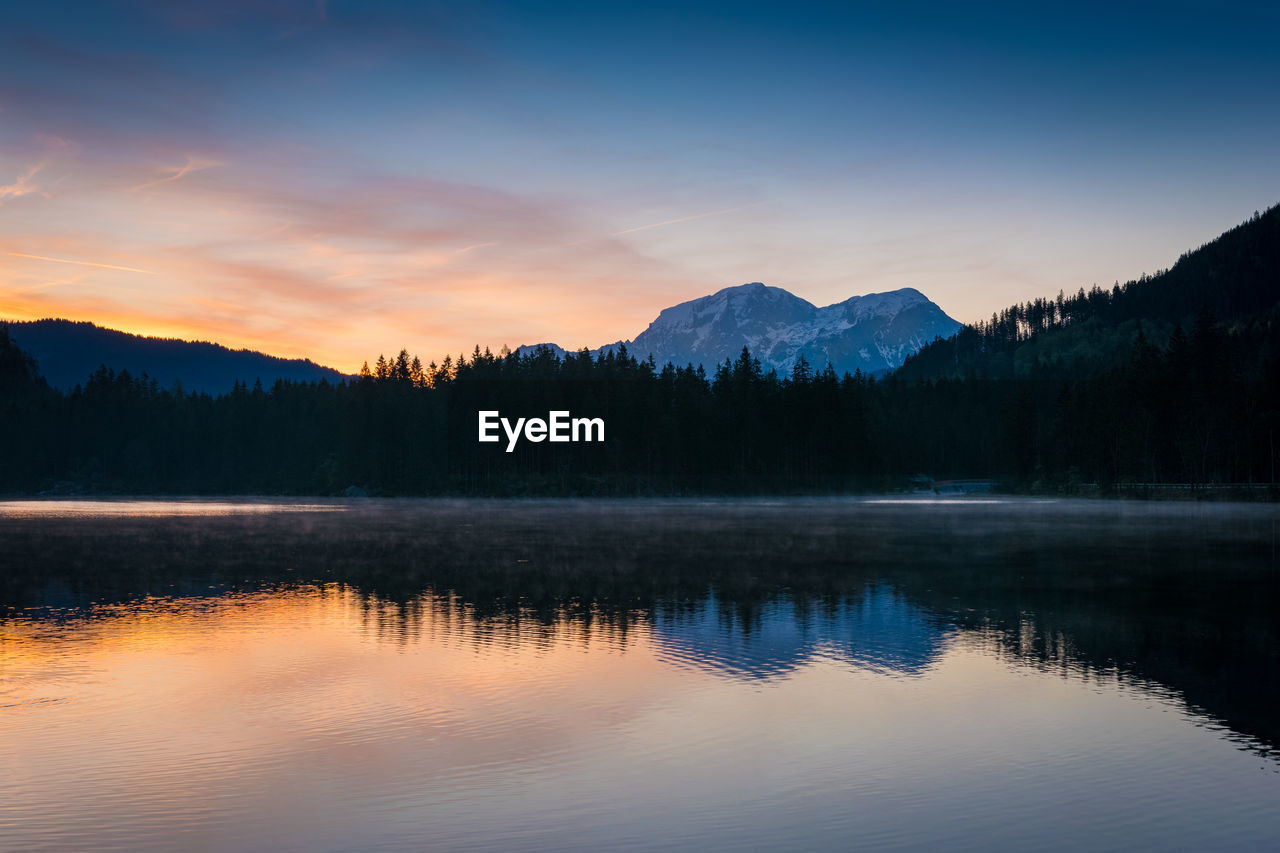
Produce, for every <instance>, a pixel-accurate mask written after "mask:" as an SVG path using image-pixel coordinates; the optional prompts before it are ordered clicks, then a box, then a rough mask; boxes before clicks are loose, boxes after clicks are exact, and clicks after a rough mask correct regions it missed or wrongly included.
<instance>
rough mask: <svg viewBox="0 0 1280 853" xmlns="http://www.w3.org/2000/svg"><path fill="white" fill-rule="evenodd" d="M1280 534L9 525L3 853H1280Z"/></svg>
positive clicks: (337, 523) (920, 517)
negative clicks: (178, 852)
mask: <svg viewBox="0 0 1280 853" xmlns="http://www.w3.org/2000/svg"><path fill="white" fill-rule="evenodd" d="M1278 528H1280V509H1278V508H1276V507H1272V506H1252V505H1236V506H1231V505H1207V504H1136V503H1133V504H1130V503H1103V502H1061V501H1058V502H1055V501H1001V500H986V501H981V502H964V501H961V502H950V501H944V502H940V503H939V502H929V503H926V502H919V503H917V502H896V501H894V502H876V501H861V500H783V501H779V500H771V501H596V502H569V501H565V502H556V501H533V502H500V501H376V500H361V501H333V502H309V503H301V502H275V501H243V500H227V501H216V502H210V501H101V502H99V501H74V502H8V503H0V849H4V850H44V849H53V850H90V849H114V850H148V849H194V850H200V849H207V850H265V849H286V850H370V849H433V850H434V849H440V850H450V849H472V848H478V849H493V848H504V849H599V848H602V847H603V848H610V849H613V848H656V847H670V846H676V847H686V848H688V847H698V848H702V849H737V848H744V847H745V848H752V849H778V848H784V849H813V848H839V849H845V848H851V847H859V848H871V849H894V848H918V847H924V846H934V847H944V848H947V849H956V848H974V849H992V848H995V849H1015V848H1016V849H1024V848H1028V847H1038V848H1051V849H1061V848H1075V849H1091V850H1106V849H1116V850H1121V849H1134V848H1142V849H1239V850H1250V849H1256V850H1274V849H1280V753H1277V751H1276V749H1277V747H1278V746H1280V710H1278V709H1280V701H1278V700H1280V618H1277V613H1278V612H1280V611H1278V610H1277V608H1278V607H1280V562H1277V552H1276V547H1277V529H1278Z"/></svg>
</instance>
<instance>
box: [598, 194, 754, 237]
mask: <svg viewBox="0 0 1280 853" xmlns="http://www.w3.org/2000/svg"><path fill="white" fill-rule="evenodd" d="M764 204H769V202H767V201H759V202H756V203H755V204H743V205H739V206H738V207H726V208H725V209H724V210H713V211H711V212H710V213H697V214H694V215H693V216H681V217H680V218H679V219H667V220H664V221H663V222H653V223H650V224H649V225H637V226H636V227H635V228H627V229H624V230H622V231H614V232H613V236H615V237H621V236H622V235H623V234H631V233H633V232H635V231H648V230H649V229H650V228H661V227H662V226H664V225H675V224H676V223H678V222H692V221H693V220H695V219H706V218H707V217H708V216H722V215H723V214H726V213H737V212H738V211H739V210H750V209H751V208H753V207H760V206H761V205H764Z"/></svg>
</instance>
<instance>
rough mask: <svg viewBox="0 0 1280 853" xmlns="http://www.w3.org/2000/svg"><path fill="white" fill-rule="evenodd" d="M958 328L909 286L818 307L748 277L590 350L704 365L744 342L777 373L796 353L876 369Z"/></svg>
mask: <svg viewBox="0 0 1280 853" xmlns="http://www.w3.org/2000/svg"><path fill="white" fill-rule="evenodd" d="M959 329H960V323H958V322H956V321H955V320H953V319H951V318H950V317H948V316H947V315H946V313H945V312H943V310H942V309H941V308H939V307H938V306H937V305H935V304H934V303H933V302H930V301H929V299H928V298H926V297H925V295H924V294H922V293H920V291H918V290H915V289H913V288H909V287H908V288H903V289H902V290H894V291H890V292H888V293H870V294H867V295H866V296H854V297H851V298H850V299H846V300H845V301H844V302H838V303H836V304H835V305H828V306H826V307H825V308H818V307H816V306H815V305H813V304H812V303H810V302H807V301H806V300H804V299H801V298H800V297H798V296H796V295H794V294H792V293H789V292H788V291H786V290H783V289H782V288H780V287H769V286H767V285H764V284H761V283H760V282H753V283H751V284H743V285H740V286H738V287H726V288H725V289H723V290H720V291H717V292H716V293H713V294H711V295H710V296H704V297H702V298H700V299H694V300H691V301H689V302H682V303H680V304H679V305H674V306H672V307H670V308H666V309H664V310H663V311H662V312H661V313H660V314H659V315H658V318H657V319H656V320H654V321H653V322H652V323H650V324H649V328H647V329H645V330H644V331H643V332H641V333H640V334H639V335H637V336H636V338H635V340H632V341H618V342H617V343H614V344H608V345H606V346H603V347H601V348H600V349H599V350H596V352H597V353H598V352H608V351H609V350H612V349H616V348H617V347H619V346H621V345H623V344H625V345H626V347H627V350H628V352H630V353H631V354H632V355H634V356H636V357H637V358H641V359H643V358H647V357H648V356H649V355H652V356H653V358H654V361H656V362H657V363H658V364H666V363H667V362H673V363H675V364H677V365H682V366H683V365H685V364H694V365H697V364H701V365H702V366H703V367H705V368H706V369H707V370H708V371H710V370H712V369H714V367H715V366H716V365H717V364H720V363H721V362H723V361H724V360H725V359H726V358H728V359H730V360H732V359H735V358H737V357H738V355H739V354H740V353H741V352H742V348H743V347H744V346H746V347H748V348H749V349H750V350H751V353H752V355H754V356H755V357H756V358H759V359H760V363H761V365H762V366H763V367H764V369H765V370H769V369H770V368H774V369H776V370H777V371H778V372H779V373H790V372H791V370H792V368H793V367H794V366H795V364H796V363H797V362H798V361H799V359H800V358H801V357H803V358H804V359H805V360H806V361H807V362H808V363H809V364H810V365H811V366H812V367H813V369H814V370H815V371H820V370H822V369H823V368H825V367H826V366H827V364H828V363H829V364H831V366H832V367H834V368H835V370H836V373H838V374H843V373H845V372H848V373H853V372H854V371H856V370H861V371H862V372H863V373H871V374H883V373H886V372H888V371H890V370H893V369H894V368H896V367H898V366H900V365H901V364H902V362H903V361H904V360H905V359H906V357H907V356H908V355H911V354H912V353H914V352H916V351H917V350H919V349H920V348H921V347H923V346H924V345H925V344H928V343H929V342H930V341H932V340H934V339H935V338H939V337H942V338H946V337H949V336H951V335H953V334H955V333H956V331H958V330H959ZM546 346H551V347H552V349H553V350H556V351H557V352H559V353H562V352H563V350H560V348H559V347H556V346H555V345H546ZM522 349H530V348H523V347H522Z"/></svg>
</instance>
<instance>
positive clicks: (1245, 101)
mask: <svg viewBox="0 0 1280 853" xmlns="http://www.w3.org/2000/svg"><path fill="white" fill-rule="evenodd" d="M169 5H170V4H165V3H159V2H127V3H94V4H74V3H56V2H50V3H39V4H21V5H15V7H14V8H12V9H8V10H6V13H5V19H6V26H5V28H4V30H3V32H2V33H0V316H8V317H13V318H20V319H25V318H30V317H36V316H69V317H73V318H75V319H88V320H94V321H97V322H100V323H104V324H107V325H112V326H115V327H118V328H125V329H129V330H132V331H139V332H143V333H148V334H165V335H173V336H181V337H201V338H209V339H215V340H219V341H222V342H225V343H228V344H232V345H239V346H253V347H256V348H261V349H266V350H268V351H271V352H275V353H280V354H283V355H311V356H314V357H317V358H320V359H321V360H324V361H327V362H330V363H333V364H334V365H335V366H338V367H340V368H344V369H353V368H354V367H357V366H358V365H359V362H360V361H361V360H363V359H364V358H369V357H372V356H374V355H376V354H377V352H378V351H383V350H391V349H398V348H399V347H400V346H407V347H409V348H410V349H411V350H415V351H418V352H420V353H422V354H423V355H424V357H426V356H432V357H438V356H439V355H441V354H443V353H444V352H457V351H459V350H467V351H469V350H470V349H471V346H472V345H473V344H475V343H479V344H481V345H482V346H483V345H490V346H493V347H495V348H497V347H498V346H501V345H502V344H503V343H507V344H510V345H512V346H515V345H517V344H520V343H528V342H533V341H541V340H554V341H557V342H559V343H561V344H563V345H566V346H570V347H578V346H595V345H598V344H600V343H603V342H607V341H612V340H617V339H619V338H629V337H632V336H634V335H635V334H637V333H638V332H639V331H641V330H642V329H643V328H644V326H645V325H646V324H647V323H648V322H649V321H650V320H651V319H652V318H653V317H654V316H656V314H657V312H658V311H659V310H660V309H661V308H663V307H665V306H667V305H670V304H673V303H675V302H678V301H682V300H685V299H689V298H694V297H696V296H700V295H703V294H705V293H709V292H712V291H714V290H716V289H719V288H720V287H724V286H727V285H732V284H740V283H742V282H745V281H764V282H766V283H769V284H775V285H779V286H782V287H786V288H788V289H789V290H791V291H793V292H794V293H796V294H797V295H800V296H802V297H804V298H806V299H809V300H810V301H812V302H815V303H817V304H827V303H830V302H834V301H838V300H841V299H845V298H847V297H849V296H852V295H854V294H861V293H868V292H876V291H883V290H890V289H895V288H898V287H906V286H910V287H916V288H918V289H919V290H921V291H922V292H924V293H925V294H927V295H928V296H930V297H931V298H932V299H934V301H936V302H938V303H939V304H940V305H941V306H942V307H943V308H944V309H945V310H947V311H948V312H949V313H950V314H952V315H953V316H955V317H957V318H958V319H961V320H975V319H979V318H982V317H984V316H987V315H989V314H990V313H991V312H992V311H995V310H998V309H1000V308H1002V307H1004V306H1005V305H1007V304H1009V303H1011V302H1013V301H1019V300H1024V299H1028V298H1033V297H1035V296H1039V295H1046V294H1053V293H1056V292H1057V291H1058V290H1059V289H1068V290H1074V289H1075V288H1077V287H1080V286H1089V285H1091V284H1092V283H1094V282H1098V283H1102V284H1110V283H1111V282H1112V281H1114V280H1117V279H1120V280H1125V279H1128V278H1132V277H1136V276H1137V275H1139V274H1141V273H1142V272H1150V271H1154V270H1155V269H1157V268H1159V267H1164V266H1167V265H1169V264H1170V263H1172V262H1173V260H1174V259H1175V258H1176V257H1177V256H1178V254H1180V253H1181V252H1182V251H1184V250H1186V249H1188V248H1192V247H1194V246H1195V245H1198V244H1200V243H1202V242H1204V241H1206V240H1208V239H1210V238H1212V237H1213V236H1215V235H1216V234H1218V233H1219V232H1221V231H1222V230H1225V229H1226V228H1228V227H1230V226H1232V225H1234V224H1236V223H1238V222H1239V221H1241V220H1243V219H1245V218H1246V217H1247V216H1249V215H1250V214H1252V212H1253V211H1254V210H1255V209H1264V208H1266V207H1267V206H1269V205H1271V204H1274V203H1276V202H1277V201H1280V157H1277V156H1276V147H1277V143H1276V141H1277V140H1280V51H1278V50H1277V49H1276V47H1275V46H1276V45H1277V44H1280V38H1278V37H1280V10H1278V9H1277V7H1274V6H1272V7H1270V8H1269V7H1267V6H1266V5H1261V4H1258V5H1254V4H1232V3H1222V4H1218V3H1195V2H1187V3H1178V4H1165V5H1163V6H1162V7H1161V8H1153V7H1144V6H1139V5H1136V4H1125V3H1110V4H1106V5H1088V4H1078V3H1077V4H1071V5H1062V6H1037V7H1036V8H1034V9H1029V8H1027V7H1026V6H1024V5H1022V4H990V5H971V6H956V5H953V4H936V3H915V4H843V3H842V4H835V3H804V2H792V3H732V4H731V3H687V4H664V3H648V4H625V3H591V4H587V3H582V4H578V3H465V4H452V3H435V4H430V3H415V4H396V3H379V2H360V3H344V2H333V0H330V2H314V1H312V2H283V3H271V2H267V3H249V2H223V3H209V4H199V3H197V4H184V8H182V9H178V10H174V9H171V8H169Z"/></svg>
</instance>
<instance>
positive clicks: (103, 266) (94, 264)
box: [9, 252, 159, 275]
mask: <svg viewBox="0 0 1280 853" xmlns="http://www.w3.org/2000/svg"><path fill="white" fill-rule="evenodd" d="M9 254H10V255H12V256H13V257H15V258H30V259H31V260H33V261H50V262H52V263H55V264H75V265H76V266H78V267H97V268H99V269H104V270H123V271H124V272H137V273H142V274H143V275H159V273H156V272H152V271H151V270H143V269H138V268H137V267H122V266H119V265H118V264H100V263H98V262H97V261H75V260H72V259H70V258H50V257H46V256H45V255H28V254H27V253H26V252H10V253H9Z"/></svg>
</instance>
